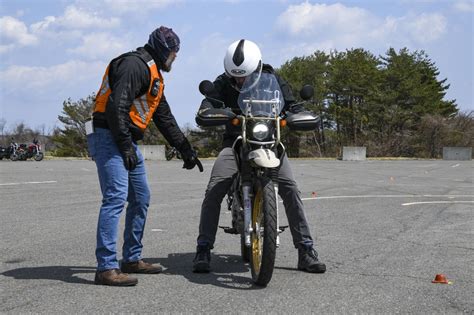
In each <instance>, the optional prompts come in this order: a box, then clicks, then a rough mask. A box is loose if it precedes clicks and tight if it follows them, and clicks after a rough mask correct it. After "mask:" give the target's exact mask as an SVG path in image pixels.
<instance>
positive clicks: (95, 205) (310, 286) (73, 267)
mask: <svg viewBox="0 0 474 315" xmlns="http://www.w3.org/2000/svg"><path fill="white" fill-rule="evenodd" d="M213 163H214V161H213V160H205V161H203V164H204V167H205V172H204V173H199V172H198V171H197V170H192V171H187V170H183V169H182V168H181V162H180V161H176V160H172V161H169V162H166V161H156V162H155V161H147V162H146V164H147V165H146V166H147V171H148V179H149V186H150V189H151V193H152V199H151V204H150V208H149V214H148V219H147V224H146V231H145V237H144V252H143V257H144V258H145V260H148V261H149V262H154V263H160V264H162V265H163V266H165V267H166V270H165V271H164V273H163V274H159V275H138V279H139V283H138V285H137V286H135V287H128V288H117V287H104V286H96V285H94V284H93V279H94V272H95V256H94V250H95V231H96V225H97V216H98V209H99V206H100V202H101V195H100V190H99V184H98V179H97V172H96V169H95V164H94V163H93V162H91V161H87V160H50V161H42V162H34V161H26V162H11V161H0V214H1V220H0V236H1V237H0V252H1V256H0V312H1V313H10V312H11V313H27V312H33V313H99V312H100V313H102V312H107V313H117V312H121V313H128V312H134V313H286V314H288V313H294V314H308V313H372V314H377V313H472V312H474V299H473V296H474V295H473V293H474V245H473V244H474V189H473V188H474V186H473V178H474V163H473V162H472V161H441V160H405V161H397V160H395V161H376V160H368V161H359V162H350V161H335V160H304V159H303V160H302V159H297V160H291V164H292V167H293V172H294V175H295V177H296V180H297V182H298V184H299V188H300V190H301V196H302V198H303V201H304V205H305V211H306V216H307V219H308V221H309V223H310V226H311V231H312V233H313V237H314V238H315V239H316V248H317V250H318V252H319V254H320V258H321V260H323V261H324V262H325V263H326V264H327V267H328V270H327V272H326V273H325V274H308V273H304V272H300V271H298V270H296V263H297V251H296V249H295V248H294V246H293V244H292V240H291V235H290V233H289V231H286V232H284V233H283V234H282V235H281V246H280V248H279V249H278V251H277V258H276V266H275V271H274V274H273V278H272V280H271V282H270V284H269V285H268V287H266V288H259V287H256V286H254V285H252V282H251V275H250V269H249V266H248V265H247V264H244V263H243V262H242V261H241V259H240V256H239V255H240V240H239V238H238V237H237V236H233V235H228V234H225V233H223V232H222V231H218V234H217V241H216V244H215V249H214V250H213V255H212V261H211V266H212V272H211V273H209V274H194V273H192V272H191V267H192V260H193V258H194V253H195V246H196V245H195V242H196V237H197V230H198V222H199V216H200V206H201V201H202V198H203V194H204V191H205V188H206V184H207V181H208V179H209V174H210V170H211V168H212V165H213ZM282 208H283V207H282ZM220 218H221V221H220V224H221V225H229V224H230V220H231V218H230V215H229V213H228V212H227V211H226V209H225V202H224V203H223V207H222V212H221V217H220ZM122 219H123V218H122ZM280 219H281V223H282V224H283V225H284V224H286V216H285V214H284V212H283V211H281V213H280ZM122 225H123V220H122ZM120 239H121V237H120ZM119 247H121V240H120V242H119ZM119 252H120V251H119ZM436 274H444V275H446V277H447V278H448V280H449V281H450V284H433V283H432V282H431V281H432V280H433V279H434V277H435V275H436Z"/></svg>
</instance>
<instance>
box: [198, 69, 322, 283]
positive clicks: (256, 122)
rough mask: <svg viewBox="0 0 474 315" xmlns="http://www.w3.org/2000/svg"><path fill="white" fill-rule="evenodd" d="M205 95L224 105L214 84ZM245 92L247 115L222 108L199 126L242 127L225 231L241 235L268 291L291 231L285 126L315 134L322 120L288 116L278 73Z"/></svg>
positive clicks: (206, 114)
mask: <svg viewBox="0 0 474 315" xmlns="http://www.w3.org/2000/svg"><path fill="white" fill-rule="evenodd" d="M199 90H200V92H201V93H202V94H203V95H204V96H206V97H207V98H208V99H209V100H211V101H214V102H220V103H222V102H221V101H219V100H216V99H213V98H212V97H211V96H210V95H212V94H213V92H214V85H213V84H212V82H210V81H207V80H206V81H202V82H201V83H200V85H199ZM242 91H244V92H241V93H240V96H239V99H238V104H239V107H240V110H241V112H242V113H241V114H239V115H236V114H235V113H234V112H233V111H232V110H231V109H230V108H225V104H223V103H222V104H223V105H224V108H213V109H208V110H206V111H203V112H202V113H201V112H200V113H198V115H197V116H196V122H197V123H198V125H200V126H204V127H206V126H219V125H224V124H226V123H229V122H231V123H232V124H233V125H234V126H240V127H241V135H240V136H239V137H238V138H237V139H236V141H235V142H234V144H233V151H234V155H235V161H236V163H237V168H238V172H237V174H236V175H235V176H234V178H233V183H232V185H231V188H230V191H229V193H228V199H227V200H228V209H229V210H230V211H231V214H232V225H231V226H230V227H221V228H223V229H224V232H226V233H231V234H238V235H240V242H241V255H242V258H243V260H244V261H245V262H250V268H251V272H252V279H253V281H254V282H255V283H256V284H257V285H260V286H266V285H267V284H268V283H269V282H270V280H271V278H272V274H273V269H274V264H275V257H276V249H277V247H278V246H279V241H280V239H279V234H280V233H281V232H283V230H284V229H285V228H286V227H283V226H280V225H279V219H278V212H279V207H278V180H277V179H278V169H279V166H280V160H281V158H282V157H283V155H284V154H285V147H284V146H283V144H282V143H281V142H280V131H281V128H282V127H283V126H285V125H286V126H288V127H289V128H290V130H314V129H316V128H317V126H318V123H319V118H318V117H315V116H314V115H313V114H312V113H310V112H300V113H297V114H285V113H283V112H282V109H283V107H284V105H285V103H284V99H283V94H282V92H281V90H280V86H279V84H278V81H277V78H276V77H275V75H273V74H269V73H262V74H261V77H260V80H259V81H258V83H257V84H255V83H252V82H251V81H250V80H247V81H246V82H245V83H244V85H243V87H242ZM313 93H314V91H313V88H312V87H311V86H309V85H307V86H305V87H304V88H303V89H302V90H301V92H300V95H301V97H302V98H303V99H304V100H309V99H310V98H311V97H312V96H313ZM302 103H303V102H302ZM302 103H299V105H301V104H302ZM295 105H296V104H295Z"/></svg>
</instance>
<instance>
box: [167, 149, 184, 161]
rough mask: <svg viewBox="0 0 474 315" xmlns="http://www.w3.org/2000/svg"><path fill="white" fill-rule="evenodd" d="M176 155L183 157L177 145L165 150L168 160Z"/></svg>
mask: <svg viewBox="0 0 474 315" xmlns="http://www.w3.org/2000/svg"><path fill="white" fill-rule="evenodd" d="M174 157H176V158H177V159H181V153H179V151H178V149H176V148H175V147H171V148H169V149H166V151H165V158H166V161H171V160H172V159H173V158H174Z"/></svg>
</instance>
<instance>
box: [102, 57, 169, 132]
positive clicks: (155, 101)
mask: <svg viewBox="0 0 474 315" xmlns="http://www.w3.org/2000/svg"><path fill="white" fill-rule="evenodd" d="M142 56H143V57H145V58H146V59H144V58H142ZM139 57H140V58H141V59H143V60H144V61H145V62H146V64H147V65H148V68H149V69H150V74H151V76H150V86H149V88H148V91H147V92H146V93H145V94H143V95H141V96H139V97H137V98H136V99H134V100H133V103H132V106H131V108H130V119H131V120H132V122H133V124H134V125H136V126H137V127H138V128H140V129H141V131H142V132H144V131H145V129H146V126H148V123H149V122H150V120H151V118H152V117H153V113H154V112H155V110H156V109H157V108H158V105H159V104H160V100H161V97H162V95H163V89H164V87H165V85H164V83H163V76H162V75H161V73H160V71H159V70H158V67H157V66H156V64H155V61H154V60H153V58H152V57H151V56H150V55H149V54H148V53H146V54H141V56H139ZM109 68H110V64H109V66H107V69H106V70H105V74H104V77H103V79H102V85H101V86H100V90H99V92H98V93H97V97H96V100H95V108H94V112H100V113H104V112H105V107H106V106H107V101H108V99H109V95H110V93H111V92H112V90H111V89H110V85H109Z"/></svg>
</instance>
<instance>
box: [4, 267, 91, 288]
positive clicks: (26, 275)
mask: <svg viewBox="0 0 474 315" xmlns="http://www.w3.org/2000/svg"><path fill="white" fill-rule="evenodd" d="M81 273H95V268H94V267H79V266H47V267H31V268H28V267H25V268H17V269H12V270H7V271H5V272H3V273H2V274H1V275H3V276H5V277H12V278H15V279H18V280H57V281H63V282H67V283H79V284H94V281H91V280H86V279H82V278H80V277H77V276H76V275H77V274H81Z"/></svg>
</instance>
